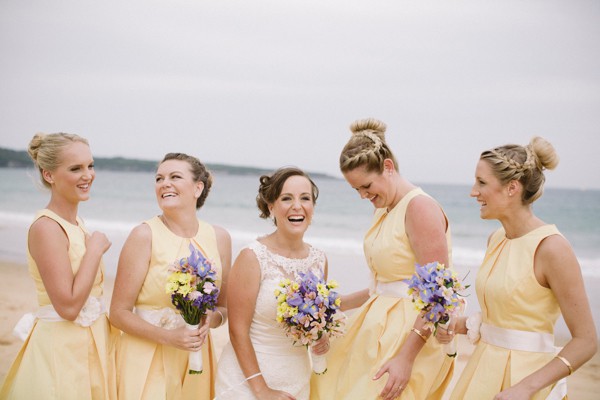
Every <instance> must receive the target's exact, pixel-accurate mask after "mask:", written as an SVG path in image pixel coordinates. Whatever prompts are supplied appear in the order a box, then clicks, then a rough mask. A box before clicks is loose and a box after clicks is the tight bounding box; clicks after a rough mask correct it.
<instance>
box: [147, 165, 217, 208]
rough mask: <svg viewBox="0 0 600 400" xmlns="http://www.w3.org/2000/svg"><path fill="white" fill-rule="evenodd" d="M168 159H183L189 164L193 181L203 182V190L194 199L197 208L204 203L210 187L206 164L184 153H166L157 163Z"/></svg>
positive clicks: (210, 180)
mask: <svg viewBox="0 0 600 400" xmlns="http://www.w3.org/2000/svg"><path fill="white" fill-rule="evenodd" d="M168 160H179V161H185V162H187V163H188V164H189V165H190V171H191V172H192V176H193V177H194V182H202V183H203V184H204V190H202V193H201V194H200V197H198V199H197V200H196V209H199V208H200V207H202V206H203V205H204V202H205V201H206V197H207V196H208V192H210V188H211V186H212V183H213V177H212V174H211V173H210V171H209V170H208V169H206V166H205V165H204V164H202V162H201V161H200V160H199V159H197V158H196V157H194V156H189V155H187V154H184V153H167V154H166V155H165V157H164V158H163V159H162V161H161V162H160V163H159V165H160V164H162V163H164V162H165V161H168Z"/></svg>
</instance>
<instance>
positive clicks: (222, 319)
mask: <svg viewBox="0 0 600 400" xmlns="http://www.w3.org/2000/svg"><path fill="white" fill-rule="evenodd" d="M215 312H218V313H219V315H220V316H221V322H220V323H219V326H217V328H220V327H222V326H223V325H225V317H224V316H223V313H222V312H221V310H219V309H218V308H217V307H215Z"/></svg>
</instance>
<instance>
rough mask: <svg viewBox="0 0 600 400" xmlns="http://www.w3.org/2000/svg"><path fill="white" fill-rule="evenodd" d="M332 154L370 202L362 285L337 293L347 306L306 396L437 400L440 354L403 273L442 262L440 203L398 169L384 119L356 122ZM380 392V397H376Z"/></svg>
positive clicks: (444, 372)
mask: <svg viewBox="0 0 600 400" xmlns="http://www.w3.org/2000/svg"><path fill="white" fill-rule="evenodd" d="M350 129H351V131H352V137H351V138H350V140H349V142H348V143H347V144H346V146H345V147H344V149H343V150H342V154H341V155H340V169H341V171H342V173H343V174H344V178H345V179H346V181H347V182H348V183H349V184H350V186H352V188H354V189H355V190H356V191H357V192H358V194H359V195H360V197H361V198H362V199H368V200H369V201H370V202H371V203H372V204H373V206H374V207H375V215H374V217H373V225H372V226H371V228H370V229H369V230H368V231H367V233H366V235H365V238H364V252H365V257H366V261H367V264H368V266H369V269H370V270H371V275H372V278H373V284H372V287H371V288H370V290H368V291H367V290H365V291H363V292H359V293H357V294H354V295H353V296H352V297H350V298H343V299H342V304H346V306H347V308H353V306H355V305H357V304H360V303H361V302H362V303H364V304H362V306H361V307H360V308H359V309H358V310H356V311H355V312H354V314H353V315H352V317H351V320H350V322H349V327H348V330H347V333H346V335H345V336H344V337H343V338H341V339H336V340H334V341H332V346H331V350H330V353H329V354H330V355H329V356H328V360H327V363H328V371H327V373H326V374H324V375H321V376H316V375H313V379H312V386H311V389H312V392H311V398H313V399H323V400H326V399H334V398H335V399H379V398H383V399H386V400H391V399H394V398H401V399H419V400H423V399H439V398H441V397H442V394H443V392H444V389H445V387H446V385H447V384H448V382H449V381H450V378H451V372H452V368H453V358H450V357H447V356H446V354H445V352H444V351H443V350H442V348H441V345H440V344H439V343H437V341H436V340H429V336H430V335H431V332H430V331H429V330H428V329H426V328H425V327H424V325H425V321H424V320H423V319H422V318H421V316H420V315H419V313H418V312H417V311H416V310H415V308H414V305H413V304H412V302H411V300H410V298H409V297H408V295H407V285H406V284H405V283H404V282H403V280H405V279H408V278H410V276H411V275H412V274H413V273H414V272H415V264H416V263H418V264H421V265H422V264H426V263H429V262H433V261H439V262H440V263H443V264H445V265H449V262H450V227H449V226H448V219H447V218H446V215H445V214H444V211H443V210H442V208H441V207H440V205H439V204H438V203H437V202H436V201H435V200H434V199H433V198H431V197H430V196H429V195H427V194H426V193H425V192H423V190H421V189H420V188H418V187H417V186H415V185H413V184H412V183H411V182H409V181H408V180H407V179H406V178H404V177H403V176H402V175H400V173H399V171H398V163H397V162H396V159H395V158H394V155H393V154H392V151H391V150H390V148H389V147H388V145H387V143H386V142H385V137H384V133H385V130H386V126H385V124H384V123H383V122H380V121H378V120H375V119H365V120H360V121H356V122H355V123H354V124H352V126H351V128H350ZM379 396H381V397H379Z"/></svg>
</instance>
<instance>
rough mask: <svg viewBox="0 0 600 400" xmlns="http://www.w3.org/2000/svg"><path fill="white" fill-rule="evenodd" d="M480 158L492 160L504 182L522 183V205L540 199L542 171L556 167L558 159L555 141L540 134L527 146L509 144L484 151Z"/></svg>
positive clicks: (495, 172) (495, 169)
mask: <svg viewBox="0 0 600 400" xmlns="http://www.w3.org/2000/svg"><path fill="white" fill-rule="evenodd" d="M480 159H481V160H485V161H486V162H487V163H489V165H490V166H491V167H492V171H493V173H494V175H495V176H496V178H498V180H500V183H502V184H503V185H506V184H508V183H509V182H510V181H512V180H516V181H519V182H520V183H521V184H522V185H523V194H522V196H521V200H522V201H523V204H531V203H533V202H534V201H535V200H537V199H539V198H540V196H541V195H542V193H543V191H544V181H545V180H546V177H545V176H544V172H543V171H544V170H545V169H554V168H556V166H557V165H558V160H559V159H558V154H556V150H554V147H553V146H552V144H550V142H548V141H547V140H546V139H544V138H542V137H539V136H535V137H533V138H532V139H531V141H530V142H529V144H528V145H527V146H521V145H517V144H507V145H505V146H501V147H496V148H494V149H492V150H487V151H484V152H483V153H481V156H480Z"/></svg>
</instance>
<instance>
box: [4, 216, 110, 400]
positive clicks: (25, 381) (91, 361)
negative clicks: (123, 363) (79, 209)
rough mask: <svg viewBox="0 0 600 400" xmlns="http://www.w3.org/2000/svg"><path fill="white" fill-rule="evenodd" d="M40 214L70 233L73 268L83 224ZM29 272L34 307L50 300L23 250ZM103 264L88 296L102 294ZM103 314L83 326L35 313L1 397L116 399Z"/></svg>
mask: <svg viewBox="0 0 600 400" xmlns="http://www.w3.org/2000/svg"><path fill="white" fill-rule="evenodd" d="M42 216H46V217H48V218H51V219H53V220H54V221H56V222H57V223H59V224H60V226H61V227H62V229H63V230H64V231H65V232H66V234H67V237H68V238H69V249H68V254H69V260H70V262H71V268H72V270H73V273H74V274H75V273H77V271H78V270H79V266H80V263H81V260H82V258H83V255H84V254H85V232H86V230H85V228H84V226H83V223H82V221H81V220H80V219H79V218H77V224H78V225H73V224H71V223H70V222H68V221H66V220H64V219H62V218H61V217H59V216H58V215H57V214H55V213H54V212H52V211H50V210H47V209H44V210H41V211H39V212H38V213H37V215H36V217H35V220H37V219H39V218H40V217H42ZM27 259H28V264H29V273H30V275H31V277H32V278H33V280H34V282H35V286H36V292H37V298H38V305H39V307H47V306H51V304H52V303H51V302H50V298H49V297H48V293H47V292H46V289H45V288H44V283H43V282H42V278H41V277H40V273H39V271H38V267H37V265H36V263H35V261H34V260H33V258H32V257H31V254H30V253H29V250H27ZM103 285H104V264H103V263H102V262H101V263H100V267H99V268H98V273H97V274H96V278H95V280H94V285H93V287H92V291H91V293H90V296H92V297H100V298H101V297H102V296H103ZM110 332H111V328H110V324H109V322H108V318H107V316H106V314H103V315H100V317H99V318H98V319H97V320H96V321H95V322H94V323H93V324H92V325H91V326H88V327H82V326H78V325H76V324H75V323H74V322H71V321H64V320H62V321H48V320H43V319H37V320H36V321H35V322H34V326H33V329H32V330H31V332H30V333H29V336H28V338H27V339H26V340H25V343H24V344H23V347H22V348H21V350H20V351H19V353H18V354H17V357H16V359H15V361H14V363H13V365H12V366H11V368H10V370H9V371H8V374H7V375H6V380H5V382H4V386H3V387H2V390H1V391H0V399H3V400H4V399H57V400H58V399H60V400H63V399H74V400H75V399H77V400H79V399H115V398H116V386H115V381H114V353H113V344H114V343H113V342H112V339H111V333H110Z"/></svg>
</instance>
